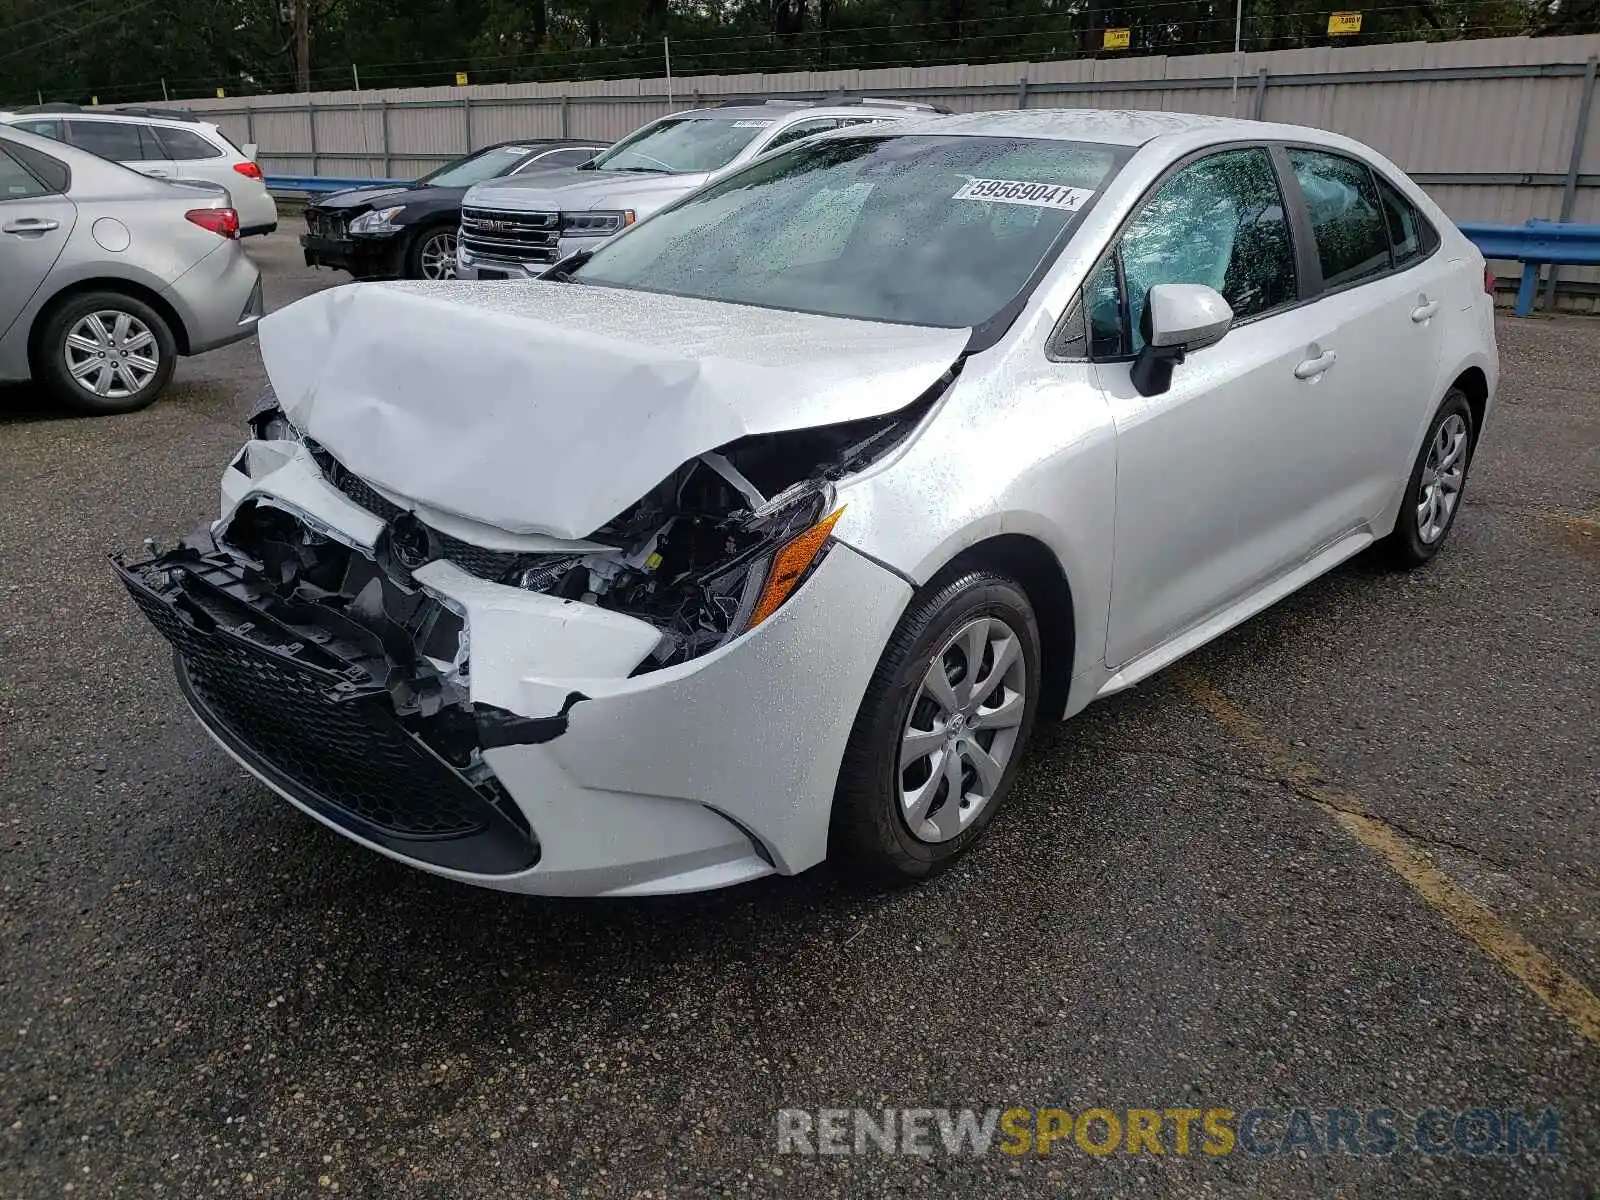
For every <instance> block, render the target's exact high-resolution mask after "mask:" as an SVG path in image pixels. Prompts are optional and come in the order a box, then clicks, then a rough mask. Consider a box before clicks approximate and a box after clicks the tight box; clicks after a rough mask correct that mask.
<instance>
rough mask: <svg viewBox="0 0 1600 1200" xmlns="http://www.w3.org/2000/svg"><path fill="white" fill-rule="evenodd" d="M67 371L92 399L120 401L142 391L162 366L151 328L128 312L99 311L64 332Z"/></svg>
mask: <svg viewBox="0 0 1600 1200" xmlns="http://www.w3.org/2000/svg"><path fill="white" fill-rule="evenodd" d="M62 353H63V354H64V356H65V358H66V363H67V372H68V374H70V375H71V376H72V378H73V379H74V380H75V381H76V382H77V384H78V386H79V387H81V388H83V390H84V391H86V392H88V393H89V394H90V395H92V396H102V397H105V398H107V399H112V400H123V399H126V398H127V397H129V396H132V395H134V394H136V393H138V392H139V391H142V390H143V389H144V388H145V387H146V386H147V385H148V384H149V382H150V381H151V380H152V379H154V378H155V375H156V372H157V371H158V370H159V369H160V367H161V347H160V345H159V344H158V343H157V342H156V335H155V334H154V333H152V332H151V330H150V327H149V326H148V325H146V324H145V323H144V322H143V321H141V320H140V319H139V318H138V317H135V316H133V315H132V314H131V313H125V312H117V311H116V310H114V309H101V310H100V311H98V312H92V313H89V314H87V315H86V316H84V317H83V318H82V319H81V320H79V321H78V322H77V324H75V325H74V326H73V327H72V329H71V330H70V331H69V332H68V333H67V340H66V343H65V345H64V346H63V350H62Z"/></svg>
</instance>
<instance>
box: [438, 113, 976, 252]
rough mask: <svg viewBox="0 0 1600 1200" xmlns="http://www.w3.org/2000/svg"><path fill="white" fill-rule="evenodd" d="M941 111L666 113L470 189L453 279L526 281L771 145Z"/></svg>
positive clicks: (462, 216) (462, 211) (744, 162)
mask: <svg viewBox="0 0 1600 1200" xmlns="http://www.w3.org/2000/svg"><path fill="white" fill-rule="evenodd" d="M944 111H945V110H944V109H941V108H939V107H937V106H935V105H931V104H918V103H915V102H912V101H902V100H878V99H874V98H872V97H867V96H852V97H848V98H836V99H833V100H825V101H808V100H767V101H765V102H760V101H747V100H736V101H729V102H727V103H724V104H722V105H720V106H718V107H716V108H697V109H691V110H690V111H688V112H679V113H673V114H672V115H671V116H670V117H662V118H661V119H660V120H659V121H652V122H651V123H650V124H649V125H646V126H644V127H643V128H642V129H638V130H636V131H634V132H633V133H631V134H629V135H628V136H627V137H625V138H623V139H622V140H621V141H620V142H618V143H617V144H616V145H615V146H613V147H611V149H609V150H607V151H606V152H605V153H604V154H601V155H600V156H598V157H597V158H595V159H594V160H593V161H592V162H588V163H585V164H584V165H583V166H581V167H575V168H573V169H572V170H570V171H557V172H547V173H545V174H542V175H539V176H537V177H535V178H530V179H496V180H492V181H491V182H488V183H481V184H478V185H477V186H476V187H474V188H472V189H470V190H469V191H468V192H467V194H466V197H465V198H464V199H463V200H462V202H461V236H460V239H459V241H458V242H457V247H456V273H457V275H458V276H459V277H460V278H462V279H529V278H534V277H536V276H538V275H540V274H542V273H543V272H544V271H545V270H547V269H548V268H549V267H550V265H551V264H552V263H554V262H556V261H557V260H558V259H561V258H565V257H566V256H567V255H569V254H576V253H578V252H580V251H583V250H591V249H593V248H594V247H596V246H598V245H600V244H601V243H602V242H603V241H605V240H606V238H608V237H610V236H611V235H612V234H614V233H618V232H620V231H621V230H623V229H626V228H627V227H628V226H629V225H632V224H633V223H634V222H635V221H642V220H643V219H644V218H645V217H648V216H649V215H650V214H651V213H653V212H655V211H656V210H657V209H661V208H665V207H666V206H667V205H668V204H670V203H672V202H673V201H674V200H677V199H678V198H679V197H681V196H686V195H688V194H689V193H690V192H692V191H694V190H695V189H696V188H698V187H700V186H701V185H703V184H705V183H708V182H710V181H711V180H713V179H719V178H721V177H722V176H723V175H726V174H728V173H730V172H732V171H736V170H738V169H739V168H740V167H742V166H744V165H745V164H746V163H747V162H750V161H751V160H752V159H754V158H757V157H759V156H760V155H762V154H765V153H766V152H767V151H768V150H771V149H774V148H775V147H778V146H786V145H789V144H790V143H792V142H797V141H799V140H801V139H802V138H807V137H811V136H812V135H814V134H818V133H823V132H826V131H827V130H830V129H841V128H844V127H845V126H849V125H870V124H876V123H878V122H880V121H898V120H903V119H904V118H906V117H926V116H929V115H931V114H934V113H939V112H944Z"/></svg>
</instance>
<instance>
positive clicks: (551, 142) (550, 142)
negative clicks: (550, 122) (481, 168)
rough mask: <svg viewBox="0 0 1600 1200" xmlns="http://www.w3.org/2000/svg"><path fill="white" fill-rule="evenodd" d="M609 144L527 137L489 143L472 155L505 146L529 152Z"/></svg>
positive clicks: (596, 140) (601, 140) (606, 144)
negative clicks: (522, 148)
mask: <svg viewBox="0 0 1600 1200" xmlns="http://www.w3.org/2000/svg"><path fill="white" fill-rule="evenodd" d="M608 145H610V143H609V142H606V141H604V140H603V139H601V138H553V137H527V138H507V139H506V140H505V141H503V142H490V143H489V144H488V145H487V146H479V147H478V148H477V149H476V150H474V151H473V152H472V153H474V154H482V153H483V152H484V151H485V150H500V149H503V148H505V147H506V146H527V147H528V148H529V149H530V150H531V149H533V148H535V147H537V148H538V149H541V150H560V149H562V148H563V147H567V146H571V147H574V148H580V147H581V148H587V147H589V146H608Z"/></svg>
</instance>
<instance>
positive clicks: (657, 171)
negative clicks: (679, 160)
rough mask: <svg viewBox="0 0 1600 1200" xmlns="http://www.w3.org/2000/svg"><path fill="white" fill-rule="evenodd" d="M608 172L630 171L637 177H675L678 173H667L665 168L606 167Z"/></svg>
mask: <svg viewBox="0 0 1600 1200" xmlns="http://www.w3.org/2000/svg"><path fill="white" fill-rule="evenodd" d="M606 170H608V171H631V172H633V173H634V174H637V175H676V174H677V173H678V172H676V171H669V170H667V169H666V168H665V167H607V168H606Z"/></svg>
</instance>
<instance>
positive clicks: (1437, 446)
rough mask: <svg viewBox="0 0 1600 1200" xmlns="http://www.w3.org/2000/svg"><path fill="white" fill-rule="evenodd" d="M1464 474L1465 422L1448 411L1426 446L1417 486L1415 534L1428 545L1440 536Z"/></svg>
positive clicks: (1454, 508)
mask: <svg viewBox="0 0 1600 1200" xmlns="http://www.w3.org/2000/svg"><path fill="white" fill-rule="evenodd" d="M1466 475H1467V423H1466V421H1465V420H1464V419H1463V418H1462V417H1461V414H1460V413H1451V414H1450V415H1449V416H1448V417H1446V418H1445V419H1444V423H1443V424H1441V425H1440V426H1439V431H1438V432H1437V433H1435V434H1434V436H1433V441H1432V442H1431V443H1430V444H1429V446H1428V460H1427V462H1426V463H1424V464H1423V467H1422V480H1421V483H1420V484H1419V485H1418V488H1417V536H1418V537H1419V538H1421V539H1422V541H1423V543H1424V544H1426V545H1430V546H1431V545H1432V544H1433V543H1434V542H1437V541H1438V540H1439V539H1440V538H1442V537H1443V536H1444V533H1445V530H1446V529H1448V528H1449V527H1450V518H1451V517H1452V516H1453V515H1454V514H1455V511H1456V502H1457V501H1458V500H1460V499H1461V485H1462V483H1463V482H1464V481H1465V480H1466Z"/></svg>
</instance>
